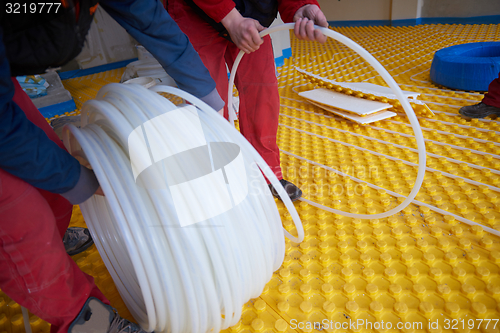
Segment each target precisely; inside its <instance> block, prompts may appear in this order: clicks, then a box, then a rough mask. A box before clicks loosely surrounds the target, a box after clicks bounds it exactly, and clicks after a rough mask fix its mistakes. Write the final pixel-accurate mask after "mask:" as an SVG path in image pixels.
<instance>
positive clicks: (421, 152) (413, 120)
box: [227, 23, 426, 219]
mask: <svg viewBox="0 0 500 333" xmlns="http://www.w3.org/2000/svg"><path fill="white" fill-rule="evenodd" d="M294 26H295V24H294V23H287V24H281V25H277V26H274V27H271V28H268V29H265V30H262V31H261V32H260V33H259V36H260V37H264V36H266V35H269V34H272V33H273V32H277V31H281V30H292V29H293V28H294ZM314 28H315V29H318V30H320V31H321V32H322V33H323V34H324V35H325V36H327V37H330V38H333V39H335V40H336V41H338V42H340V43H342V44H344V45H345V46H347V47H349V48H350V49H351V50H353V51H354V52H356V53H357V54H359V55H360V56H361V57H362V58H363V59H365V60H366V62H368V63H369V64H370V65H371V66H372V67H373V68H374V69H375V70H376V71H377V72H378V73H379V74H380V76H381V77H382V78H383V79H384V81H385V82H386V83H387V85H388V86H389V87H390V88H391V89H392V91H393V92H394V94H395V95H396V97H397V98H398V100H399V102H401V106H403V109H404V110H405V112H406V116H407V117H408V120H409V121H410V125H411V127H412V129H413V133H414V134H415V140H417V149H418V172H417V178H416V179H415V184H414V185H413V188H412V190H411V192H410V194H409V195H408V196H407V197H406V198H405V200H403V202H402V203H400V204H399V205H398V206H396V207H394V208H392V209H390V210H388V211H386V212H383V213H379V214H354V213H349V212H344V211H342V210H338V209H334V208H331V207H326V206H323V205H320V204H318V203H315V202H312V201H309V200H307V202H308V203H309V204H311V205H313V206H316V207H318V208H321V209H324V210H326V211H329V212H331V213H334V214H340V215H344V216H347V217H352V218H358V219H382V218H385V217H388V216H391V215H394V214H397V213H399V212H400V211H402V210H403V209H405V208H406V207H407V206H408V205H410V204H411V203H412V201H413V199H415V197H416V196H417V194H418V191H420V187H421V186H422V182H423V181H424V176H425V165H426V152H425V141H424V136H423V134H422V129H421V128H420V124H419V123H418V118H417V116H416V115H415V112H413V108H412V107H411V105H410V103H409V102H408V100H407V99H406V97H405V96H404V95H403V92H402V91H401V88H399V86H398V84H397V83H396V81H394V79H393V78H392V76H391V75H390V74H389V72H388V71H387V70H386V69H385V68H384V66H382V65H381V64H380V63H379V62H378V61H377V59H375V58H374V57H373V56H372V55H371V54H370V53H369V52H368V51H366V50H365V49H364V48H362V47H361V46H360V45H359V44H357V43H355V42H354V41H353V40H352V39H350V38H347V37H346V36H344V35H342V34H339V33H338V32H336V31H333V30H330V29H327V28H323V27H319V26H316V25H315V26H314ZM244 55H245V52H243V51H240V53H239V54H238V56H237V57H236V59H235V60H234V64H233V68H232V69H231V75H230V77H229V88H228V101H227V104H228V109H229V121H230V122H231V123H232V124H234V120H235V119H236V114H235V112H234V109H233V84H234V78H235V76H236V71H237V70H238V66H239V64H240V61H241V58H243V56H244ZM302 200H303V199H302Z"/></svg>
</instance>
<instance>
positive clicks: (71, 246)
mask: <svg viewBox="0 0 500 333" xmlns="http://www.w3.org/2000/svg"><path fill="white" fill-rule="evenodd" d="M63 244H64V248H65V249H66V253H67V254H69V255H70V256H74V255H75V254H78V253H81V252H83V251H85V250H86V249H88V248H89V247H90V246H91V245H92V244H94V240H93V239H92V236H90V232H89V230H88V229H85V228H78V227H72V228H68V230H66V233H65V234H64V237H63Z"/></svg>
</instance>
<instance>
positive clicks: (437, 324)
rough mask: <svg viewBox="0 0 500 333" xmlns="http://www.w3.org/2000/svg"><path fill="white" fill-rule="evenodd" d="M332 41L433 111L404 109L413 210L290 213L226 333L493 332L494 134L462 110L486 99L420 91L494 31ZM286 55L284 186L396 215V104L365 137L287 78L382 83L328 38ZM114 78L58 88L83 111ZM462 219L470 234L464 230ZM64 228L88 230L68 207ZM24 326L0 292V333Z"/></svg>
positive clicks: (496, 289)
mask: <svg viewBox="0 0 500 333" xmlns="http://www.w3.org/2000/svg"><path fill="white" fill-rule="evenodd" d="M335 30H337V31H338V32H340V33H342V34H344V35H346V36H347V37H349V38H352V39H353V40H354V41H356V42H357V43H359V44H360V45H361V46H363V47H364V48H365V49H367V50H368V51H369V52H370V53H371V54H372V55H373V56H374V57H375V58H376V59H377V60H378V61H380V62H381V63H382V65H383V66H384V67H385V68H386V69H387V70H388V71H389V73H390V74H391V75H392V76H393V77H394V79H395V80H396V82H397V83H398V84H399V85H400V87H401V88H402V89H403V90H409V91H414V92H418V93H420V97H419V99H420V100H422V101H423V102H425V103H426V104H427V105H428V107H429V108H430V109H431V110H432V112H433V113H434V116H432V117H431V115H430V114H429V113H426V110H423V109H420V110H419V107H421V105H414V109H415V110H416V112H417V116H418V117H419V122H420V125H421V127H422V131H423V135H424V137H425V139H426V148H427V152H428V156H427V168H428V169H427V173H426V176H425V179H424V183H423V185H422V188H421V190H420V192H419V194H418V196H417V198H416V200H418V201H419V202H420V203H419V204H412V205H410V206H409V207H407V208H406V209H405V210H403V211H402V212H400V213H399V214H396V215H394V216H391V217H388V218H384V219H378V220H360V219H352V218H348V217H344V216H341V215H337V214H332V213H329V212H326V211H324V210H321V209H318V208H317V207H313V206H311V205H309V204H307V203H305V202H297V203H295V207H296V208H297V210H298V212H299V214H300V217H301V219H302V221H303V224H304V230H305V239H304V242H303V243H301V244H293V243H291V242H289V241H288V240H287V243H286V244H287V245H286V255H285V259H284V262H283V265H282V267H280V268H279V269H278V270H277V271H276V272H275V273H274V275H273V277H272V279H271V281H270V282H269V283H268V284H267V286H266V288H265V289H264V291H263V293H262V295H261V296H260V297H259V298H257V299H254V300H251V301H250V302H248V303H247V304H245V306H244V307H243V310H242V317H241V320H240V322H239V323H238V324H237V325H235V326H233V327H231V328H230V329H228V330H227V331H228V332H266V333H271V332H316V331H325V332H396V331H400V332H405V333H410V332H415V333H417V332H452V331H454V332H464V333H465V332H470V333H473V332H488V333H490V332H491V333H493V332H498V331H499V329H500V323H498V321H497V325H496V327H494V325H495V320H497V319H499V318H500V276H499V272H500V243H499V241H500V239H499V238H498V237H496V236H494V235H491V234H489V233H488V232H485V231H484V230H483V228H482V227H481V225H482V226H486V227H490V228H494V229H496V230H500V213H499V212H500V192H499V191H500V189H499V187H500V122H499V121H496V120H494V119H484V120H473V121H466V120H464V119H462V118H461V117H460V116H459V115H458V109H459V108H460V107H461V106H464V105H470V104H475V103H478V102H479V101H480V100H481V99H482V95H481V94H479V93H477V92H464V91H452V90H448V89H446V88H444V87H440V86H436V85H434V84H433V83H432V82H430V81H429V69H430V64H431V61H432V55H433V54H434V52H435V51H437V50H439V49H441V48H444V47H447V46H451V45H455V44H461V43H465V42H482V41H498V40H500V26H499V25H419V26H414V27H382V26H380V27H345V28H335ZM292 49H293V57H292V58H290V59H286V60H285V64H284V65H283V66H282V67H279V68H278V74H279V77H278V84H279V91H280V96H281V110H280V126H279V130H278V145H279V147H280V149H281V165H282V169H283V174H284V177H285V178H286V179H288V180H290V181H292V182H294V183H296V184H298V185H299V186H300V187H301V188H302V190H303V192H304V197H305V198H307V199H309V200H311V201H314V202H316V203H319V204H321V205H324V206H327V207H331V208H335V209H340V210H343V211H347V212H352V213H361V214H374V213H380V212H383V211H387V210H388V209H391V208H394V207H395V206H396V205H398V204H399V203H400V202H402V200H403V199H404V198H402V197H399V198H398V197H397V195H402V196H406V195H408V194H409V192H410V190H411V188H412V187H413V184H414V181H415V178H416V173H417V164H418V156H417V153H416V148H417V146H416V141H415V139H414V137H413V132H412V129H411V127H410V126H409V122H408V120H407V118H406V117H405V115H404V112H403V111H402V110H401V109H399V105H397V103H395V104H394V106H393V109H394V110H395V111H396V112H398V113H399V114H398V116H396V117H394V118H391V119H388V120H386V121H380V122H376V123H372V124H369V125H365V126H361V125H358V124H354V123H351V122H348V121H345V120H343V119H341V118H338V117H335V116H333V115H332V114H331V113H328V112H325V111H323V110H321V109H320V108H318V107H315V106H313V105H311V104H309V103H307V102H306V101H305V100H303V99H302V98H301V97H300V96H299V95H298V92H300V91H304V90H310V89H313V88H314V87H315V86H316V85H317V83H318V82H311V81H312V80H309V79H307V78H305V77H304V76H303V75H302V74H300V73H298V72H297V70H296V68H300V69H302V70H304V71H307V72H310V73H313V74H315V75H319V76H321V77H324V78H326V79H329V80H335V81H338V82H369V83H374V84H378V85H385V84H384V82H383V80H382V79H381V78H380V76H379V75H378V74H377V73H375V72H374V71H373V69H372V68H371V67H370V66H368V65H367V64H366V63H365V62H364V61H363V60H362V59H360V58H359V57H358V56H357V55H356V54H355V53H354V52H352V51H350V50H349V49H347V48H345V47H344V46H342V45H341V44H339V43H337V42H334V41H333V40H328V41H327V42H326V44H324V45H322V44H317V43H313V42H304V41H299V40H298V39H296V38H292ZM122 71H123V70H122V69H118V70H113V71H110V72H105V73H99V74H94V75H90V76H86V77H81V78H74V79H69V80H65V81H63V84H64V85H65V87H66V89H68V90H69V91H70V92H71V93H72V95H73V97H74V99H75V102H76V105H77V107H78V108H80V107H81V105H82V103H83V102H84V101H86V100H88V99H91V98H94V97H95V95H96V94H97V91H98V90H99V88H100V87H101V86H102V85H104V84H106V83H110V82H118V81H119V78H120V76H121V73H122ZM325 87H326V88H329V89H334V90H336V91H340V90H341V89H343V88H341V87H334V86H328V85H326V86H325ZM345 93H349V94H351V95H354V96H357V97H359V98H367V99H372V100H376V99H377V97H376V96H370V95H363V94H360V93H359V92H355V91H350V92H349V91H345ZM382 102H388V101H385V100H383V101H382ZM76 113H78V111H77V110H75V111H74V112H73V113H71V114H76ZM359 181H363V182H367V183H369V184H371V185H370V186H367V185H363V184H361V183H360V182H359ZM372 185H375V186H378V187H374V186H372ZM277 205H278V208H279V211H280V214H281V217H282V220H283V225H284V227H285V228H286V229H287V230H289V231H290V232H292V233H294V232H295V230H294V226H293V221H292V219H291V217H290V215H289V214H288V213H287V211H286V209H285V208H284V206H283V205H282V204H281V202H279V201H277ZM436 209H438V210H439V211H437V210H436ZM443 212H446V213H443ZM446 214H452V215H446ZM462 219H466V220H469V221H473V222H477V223H479V224H480V226H473V227H471V226H470V225H468V224H466V223H463V222H462ZM72 225H78V226H83V225H84V221H83V218H82V216H81V214H80V212H79V209H78V207H75V213H74V215H73V219H72ZM73 259H74V260H75V261H76V262H77V264H78V265H79V266H80V267H81V268H82V270H83V271H84V272H86V273H88V274H91V275H92V276H94V277H95V279H96V283H97V285H98V286H99V288H101V290H102V291H103V292H104V294H105V295H106V296H107V297H108V298H109V299H110V301H111V304H112V305H113V306H114V307H116V308H117V309H118V311H119V313H120V314H121V315H122V316H124V317H126V318H129V319H131V317H130V314H129V312H128V311H127V309H126V307H125V305H124V303H123V301H122V300H121V298H120V296H119V294H118V292H117V290H116V287H115V286H114V283H113V281H112V279H111V277H110V275H109V273H108V271H107V270H106V267H105V266H104V264H103V262H102V260H101V258H100V256H99V254H98V253H97V251H96V249H95V247H92V248H91V249H89V250H88V251H86V252H84V253H82V254H80V255H77V256H75V257H73ZM20 315H21V309H20V307H19V306H18V305H17V304H16V303H14V302H13V301H11V300H10V299H9V298H8V297H7V296H6V295H5V294H3V293H1V294H0V332H3V331H5V332H8V333H18V332H19V333H21V332H23V331H24V327H23V324H22V318H21V316H20ZM30 323H31V326H32V329H33V331H34V332H37V333H38V332H48V331H49V324H47V323H46V322H44V321H42V320H40V319H39V318H37V317H35V316H32V317H31V318H30ZM357 323H359V325H355V324H357Z"/></svg>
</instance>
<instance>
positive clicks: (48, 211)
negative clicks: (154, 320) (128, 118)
mask: <svg viewBox="0 0 500 333" xmlns="http://www.w3.org/2000/svg"><path fill="white" fill-rule="evenodd" d="M13 82H14V85H15V87H16V92H15V95H14V98H13V101H14V102H15V103H16V104H17V105H18V106H19V107H20V108H21V109H22V110H23V111H24V113H25V114H26V116H27V118H28V119H29V120H30V121H31V122H32V123H34V124H35V125H36V126H38V127H40V128H41V129H42V130H44V132H45V133H46V134H47V136H48V137H49V138H50V139H51V140H52V141H54V142H56V143H57V144H58V145H59V146H60V147H61V148H62V149H64V146H63V144H62V142H61V140H60V139H59V138H58V136H57V135H56V134H55V133H54V131H53V130H52V128H51V127H50V126H49V124H47V122H46V121H45V119H44V118H43V116H42V115H41V114H40V112H39V111H38V110H37V108H36V107H35V106H34V105H33V103H32V102H31V100H30V99H29V97H28V95H26V94H25V93H24V91H23V90H22V89H21V87H20V86H19V84H18V83H17V81H16V80H15V79H14V80H13ZM34 172H36V170H34ZM72 208H73V206H72V205H71V204H70V203H69V202H68V201H67V200H66V199H64V198H63V197H62V196H60V195H58V194H53V193H50V192H47V191H44V190H40V189H37V188H34V187H33V186H31V185H29V184H28V183H26V182H25V181H23V180H21V179H19V178H17V177H15V176H13V175H11V174H10V173H8V172H6V171H4V170H2V169H0V267H1V268H0V289H1V290H2V291H3V292H4V293H5V294H7V295H8V296H9V297H10V298H12V300H14V301H15V302H17V303H19V304H20V305H22V306H24V307H25V308H27V309H28V310H30V311H31V312H32V313H33V314H35V315H37V316H38V317H40V318H42V319H43V320H45V321H47V322H49V323H50V324H52V326H51V332H52V333H55V332H57V333H63V332H64V333H65V332H67V331H68V327H69V325H70V324H71V322H72V321H73V320H74V319H75V317H76V316H77V315H78V313H79V312H80V310H81V309H82V307H83V304H84V303H85V301H86V300H87V299H88V298H89V297H91V296H93V297H97V298H99V299H100V300H102V301H104V302H106V303H108V304H109V302H108V301H107V300H106V298H105V297H104V295H103V294H102V293H101V292H100V291H99V289H97V287H96V285H95V284H94V279H93V278H92V277H91V276H89V275H87V274H85V273H83V272H82V271H81V270H80V268H79V267H78V266H77V265H76V263H75V262H74V261H73V260H72V259H71V257H70V256H69V255H67V254H66V250H65V249H64V245H63V243H62V237H63V235H64V233H65V231H66V229H67V227H68V225H69V222H70V219H71V211H72Z"/></svg>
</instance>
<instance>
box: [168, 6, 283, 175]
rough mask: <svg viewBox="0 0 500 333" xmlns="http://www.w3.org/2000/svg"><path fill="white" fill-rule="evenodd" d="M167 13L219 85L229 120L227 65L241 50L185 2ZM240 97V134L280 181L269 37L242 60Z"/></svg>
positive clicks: (238, 80)
mask: <svg viewBox="0 0 500 333" xmlns="http://www.w3.org/2000/svg"><path fill="white" fill-rule="evenodd" d="M167 9H168V12H169V14H170V16H172V18H173V19H174V20H175V21H176V22H177V24H178V25H179V27H180V28H181V30H182V31H183V32H184V33H185V34H186V35H187V36H188V37H189V40H190V41H191V44H193V46H194V48H195V50H196V51H197V52H198V54H199V55H200V57H201V60H202V61H203V64H204V65H205V67H207V69H208V70H209V72H210V75H211V76H212V78H213V79H214V81H215V83H216V85H217V91H218V92H219V95H220V96H221V97H222V99H223V100H224V102H226V106H225V107H224V116H225V117H226V119H227V118H228V110H227V90H228V79H227V69H226V64H227V66H228V68H229V70H231V69H232V68H233V63H234V60H235V59H236V56H237V55H238V53H239V51H240V50H239V49H238V48H237V47H236V45H235V44H234V43H232V42H229V41H228V40H226V39H225V38H223V37H221V36H219V34H218V33H217V31H216V30H215V29H214V28H212V27H211V26H210V25H209V24H208V23H206V22H205V21H204V20H203V19H201V18H200V17H199V16H198V15H197V14H196V13H195V12H193V10H192V9H191V7H189V5H187V4H186V3H185V2H184V1H183V0H169V1H168V7H167ZM235 84H236V88H238V92H239V96H240V107H239V125H240V131H241V134H243V136H244V137H245V138H246V139H247V140H248V141H249V142H250V143H251V144H252V146H253V147H254V148H255V149H256V150H257V151H258V152H259V154H260V155H261V156H262V158H263V159H264V160H265V161H266V162H267V164H268V165H269V167H270V168H271V170H273V172H274V174H275V175H276V177H278V179H282V178H283V176H282V173H281V167H280V155H279V149H278V144H277V143H276V134H277V132H278V122H279V110H280V98H279V93H278V81H277V79H276V68H275V65H274V54H273V47H272V44H271V38H270V37H269V36H266V37H265V38H264V43H263V44H262V45H261V46H260V48H259V49H258V50H257V51H255V52H253V53H251V54H247V55H245V56H244V57H243V59H242V60H241V62H240V65H239V66H238V70H237V72H236V78H235Z"/></svg>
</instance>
